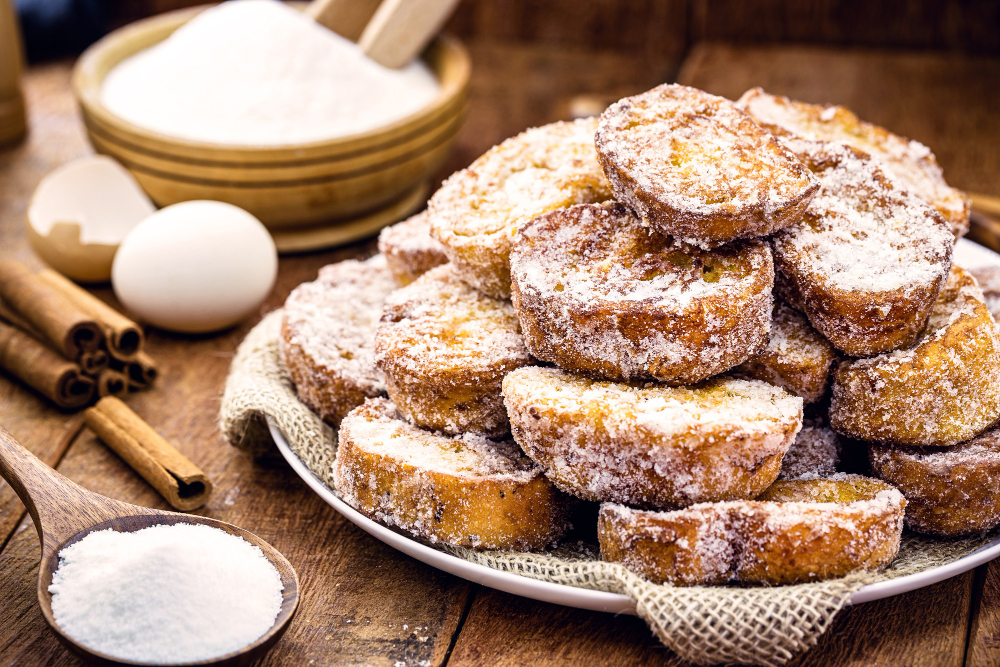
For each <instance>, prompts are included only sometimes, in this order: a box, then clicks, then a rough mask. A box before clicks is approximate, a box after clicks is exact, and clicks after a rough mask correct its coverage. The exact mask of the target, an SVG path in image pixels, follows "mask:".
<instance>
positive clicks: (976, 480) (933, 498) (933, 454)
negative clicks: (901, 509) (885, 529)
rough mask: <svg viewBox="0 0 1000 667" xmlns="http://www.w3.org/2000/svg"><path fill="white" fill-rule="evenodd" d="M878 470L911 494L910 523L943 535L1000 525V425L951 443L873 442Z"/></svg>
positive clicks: (871, 454) (874, 469)
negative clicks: (940, 446)
mask: <svg viewBox="0 0 1000 667" xmlns="http://www.w3.org/2000/svg"><path fill="white" fill-rule="evenodd" d="M868 457H869V461H870V462H871V466H872V472H873V473H874V474H875V475H876V476H878V477H880V478H881V479H884V480H885V481H887V482H889V483H890V484H893V485H895V486H896V487H898V488H899V490H900V491H902V492H903V495H904V496H906V501H907V503H908V504H907V507H906V526H907V527H908V528H910V529H911V530H914V531H916V532H918V533H927V534H929V535H938V536H941V537H960V536H967V535H983V534H985V533H987V532H989V531H990V530H992V529H993V528H995V527H996V526H998V525H1000V483H998V480H1000V429H995V428H994V429H991V430H989V431H986V432H985V433H983V434H982V435H980V436H978V437H976V438H973V439H972V440H970V441H968V442H964V443H962V444H960V445H956V446H954V447H949V448H947V449H938V448H929V447H896V446H892V445H876V444H872V445H870V446H869V450H868Z"/></svg>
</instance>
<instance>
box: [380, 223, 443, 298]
mask: <svg viewBox="0 0 1000 667" xmlns="http://www.w3.org/2000/svg"><path fill="white" fill-rule="evenodd" d="M378 251H379V252H380V253H382V254H383V255H385V261H386V263H387V264H388V265H389V270H390V271H392V275H393V277H394V278H395V279H396V282H398V283H399V284H400V285H409V284H410V283H412V282H413V281H414V280H416V279H417V278H419V277H420V276H422V275H423V274H425V273H427V272H428V271H430V270H431V269H433V268H434V267H435V266H441V265H442V264H447V263H448V256H447V255H445V252H444V246H443V245H441V244H440V243H439V242H438V241H437V240H435V239H434V238H432V237H431V222H430V217H429V214H428V212H427V211H426V210H424V211H421V212H420V213H417V214H416V215H412V216H410V217H409V218H407V219H406V220H403V221H402V222H397V223H396V224H395V225H390V226H389V227H386V228H385V229H383V230H382V232H381V233H380V234H379V235H378Z"/></svg>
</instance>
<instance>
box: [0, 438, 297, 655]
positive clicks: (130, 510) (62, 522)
mask: <svg viewBox="0 0 1000 667" xmlns="http://www.w3.org/2000/svg"><path fill="white" fill-rule="evenodd" d="M0 476H2V477H3V478H4V479H6V480H7V482H8V483H9V484H10V485H11V487H12V488H13V489H14V491H15V492H16V493H17V495H18V496H19V497H20V498H21V502H23V503H24V506H25V507H27V508H28V512H29V513H30V514H31V518H32V520H33V521H34V522H35V529H36V530H37V531H38V537H39V539H40V540H41V542H42V560H41V564H40V566H39V568H38V604H39V605H40V606H41V608H42V614H43V615H44V616H45V621H46V622H47V623H48V624H49V627H51V628H52V630H53V631H54V632H55V633H56V637H58V638H59V641H60V642H62V644H63V645H64V646H65V647H66V648H67V649H69V650H70V651H71V652H73V653H75V654H76V655H77V656H79V657H80V658H81V659H83V660H84V661H85V662H87V664H95V665H133V664H136V663H133V662H130V661H128V660H121V659H118V658H114V657H112V656H109V655H106V654H104V653H99V652H97V651H94V650H91V649H89V648H87V647H86V646H84V645H82V644H79V643H77V642H76V641H75V640H74V639H73V638H72V637H69V636H67V635H66V634H64V633H63V632H62V630H61V629H60V628H59V626H58V625H57V624H56V621H55V618H54V617H53V616H52V594H51V593H49V585H50V584H51V583H52V573H53V572H55V571H56V568H57V567H58V566H59V551H60V550H62V548H63V547H66V546H68V545H70V544H73V543H74V542H77V541H79V540H80V539H82V538H83V537H85V536H86V535H87V534H89V533H90V532H91V531H95V530H104V529H106V528H113V529H114V530H117V531H121V532H132V531H136V530H141V529H143V528H148V527H150V526H154V525H159V524H174V523H193V524H202V525H205V526H211V527H213V528H218V529H220V530H224V531H226V532H227V533H229V534H231V535H236V536H239V537H242V538H243V539H244V540H246V541H247V542H249V543H250V544H253V545H255V546H258V547H260V549H261V551H263V552H264V556H265V557H267V559H268V560H269V561H271V564H272V565H274V567H275V569H277V570H278V574H279V575H280V576H281V583H282V585H283V586H284V590H283V591H282V601H281V609H280V610H279V612H278V617H277V618H276V619H275V620H274V625H273V626H272V627H271V629H270V630H268V631H267V633H266V634H264V636H263V637H261V638H259V639H258V640H257V641H255V642H253V643H252V644H250V645H249V646H246V647H244V648H242V649H240V650H239V651H234V652H232V653H227V654H226V655H222V656H219V657H218V658H213V659H211V660H206V661H204V662H198V663H185V664H199V665H249V664H250V663H252V662H254V661H256V660H257V659H258V658H260V657H261V656H263V655H264V653H266V652H267V651H268V650H269V649H270V648H271V647H272V646H273V645H274V644H275V642H277V641H278V639H279V638H280V637H281V635H282V634H283V633H284V631H285V629H286V628H287V627H288V623H289V621H291V620H292V616H293V615H294V614H295V610H296V607H297V606H298V602H299V580H298V577H296V575H295V570H294V569H293V568H292V565H291V563H289V562H288V561H287V560H286V559H285V557H284V556H282V555H281V554H280V553H278V551H277V550H275V548H274V547H272V546H271V545H270V544H268V543H267V542H265V541H264V540H262V539H260V538H259V537H257V536H256V535H254V534H253V533H251V532H248V531H246V530H243V529H242V528H238V527H237V526H233V525H230V524H228V523H223V522H222V521H217V520H215V519H209V518H206V517H200V516H191V515H187V514H178V513H175V512H164V511H161V510H154V509H150V508H148V507H138V506H137V505H130V504H128V503H123V502H120V501H117V500H112V499H110V498H105V497H104V496H102V495H99V494H97V493H94V492H92V491H87V490H86V489H84V488H83V487H81V486H78V485H77V484H75V483H73V482H71V481H70V480H68V479H67V478H65V477H63V476H62V475H60V474H59V473H57V472H56V471H55V470H53V469H52V468H50V467H49V466H47V465H45V464H44V463H42V462H41V461H39V460H38V459H37V458H36V457H35V456H34V455H32V454H31V452H29V451H28V450H26V449H25V448H24V447H22V446H21V445H20V444H18V443H17V441H16V440H14V438H12V437H11V435H10V434H9V433H7V431H5V430H4V429H3V428H2V427H0Z"/></svg>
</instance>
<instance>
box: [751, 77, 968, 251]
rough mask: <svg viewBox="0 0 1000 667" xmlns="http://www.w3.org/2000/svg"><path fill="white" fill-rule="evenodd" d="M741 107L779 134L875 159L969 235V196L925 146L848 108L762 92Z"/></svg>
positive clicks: (753, 93) (956, 232)
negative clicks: (835, 145)
mask: <svg viewBox="0 0 1000 667" xmlns="http://www.w3.org/2000/svg"><path fill="white" fill-rule="evenodd" d="M737 105H738V106H739V107H740V108H742V109H743V110H745V111H746V112H747V113H748V114H750V115H751V116H753V118H754V119H755V120H756V121H757V122H758V123H760V124H761V125H762V126H764V127H765V128H766V129H768V130H770V131H771V132H774V133H775V134H777V135H797V136H799V137H803V138H806V139H819V140H823V141H842V142H844V143H846V144H850V145H851V146H854V147H855V148H857V149H859V150H861V151H864V152H865V153H868V154H869V155H871V156H874V157H875V158H877V159H879V160H880V161H881V162H882V163H883V164H884V165H885V167H886V168H887V169H888V170H889V171H890V172H891V173H892V174H893V176H895V177H896V178H897V179H899V181H900V182H901V183H902V185H903V187H904V188H906V189H907V190H909V191H910V192H912V193H913V194H915V195H916V196H918V197H920V198H921V199H922V200H924V201H925V202H927V203H928V204H930V205H931V206H933V207H934V208H935V209H936V210H937V212H938V213H940V214H941V216H942V217H943V218H944V219H945V220H947V221H948V224H949V225H950V226H951V230H952V233H953V235H954V237H955V238H956V239H957V238H959V237H960V236H962V235H964V234H965V233H966V232H967V231H968V230H969V212H970V209H971V203H970V200H969V197H968V196H967V195H966V194H965V193H964V192H962V191H961V190H957V189H955V188H953V187H951V186H949V185H948V184H947V183H946V182H945V180H944V173H943V172H942V171H941V167H940V165H938V163H937V158H935V157H934V153H932V152H931V150H930V149H929V148H927V146H924V145H923V144H922V143H920V142H919V141H913V140H912V139H907V138H906V137H901V136H899V135H898V134H893V133H892V132H889V131H888V130H886V129H885V128H882V127H879V126H878V125H873V124H872V123H867V122H865V121H863V120H861V119H860V118H858V117H857V116H856V115H855V114H854V113H853V112H852V111H851V110H850V109H847V108H846V107H842V106H832V105H829V104H825V105H824V104H807V103H805V102H796V101H795V100H790V99H788V98H787V97H783V96H781V95H769V94H768V93H765V92H764V91H763V90H762V89H761V88H751V89H750V90H748V91H747V92H745V93H743V97H741V98H740V99H739V101H738V102H737Z"/></svg>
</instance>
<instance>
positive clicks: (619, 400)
mask: <svg viewBox="0 0 1000 667" xmlns="http://www.w3.org/2000/svg"><path fill="white" fill-rule="evenodd" d="M503 394H504V402H505V404H506V405H507V413H508V415H509V416H510V420H511V430H512V433H513V435H514V439H515V440H516V441H517V443H518V444H519V445H521V448H522V449H523V450H524V452H525V453H526V454H527V455H528V456H529V457H531V459H532V460H533V461H535V462H536V463H538V464H539V465H540V466H541V467H542V468H543V469H544V470H545V474H546V476H547V477H548V478H549V479H550V480H552V481H553V482H554V483H555V485H556V486H558V487H559V488H560V489H562V490H563V491H566V492H567V493H571V494H573V495H575V496H577V497H578V498H583V499H585V500H594V501H611V502H618V503H625V504H629V505H635V506H640V507H652V508H675V507H686V506H688V505H691V504H693V503H698V502H708V501H716V500H735V499H740V498H753V497H754V496H756V495H757V494H759V493H760V492H761V491H763V490H764V489H766V488H767V487H768V486H769V485H770V484H771V483H772V482H774V480H775V479H776V478H777V477H778V471H779V470H780V468H781V460H782V456H783V455H784V453H785V452H786V451H787V450H788V448H789V446H790V445H791V444H792V441H793V440H794V439H795V434H796V433H798V431H799V427H800V426H801V424H802V400H801V399H799V398H795V397H793V396H791V395H789V394H787V393H785V392H784V391H782V390H781V389H778V388H777V387H774V386H771V385H768V384H766V383H763V382H757V381H754V380H749V381H748V380H735V379H727V378H721V379H713V380H709V381H708V382H706V383H704V384H702V385H697V386H692V387H676V388H675V387H665V386H663V385H627V384H621V383H614V382H600V381H593V380H588V379H586V378H583V377H580V376H575V375H572V374H571V373H567V372H566V371H563V370H560V369H556V368H541V367H537V366H529V367H527V368H520V369H518V370H516V371H514V372H512V373H510V374H509V375H508V376H507V377H506V378H504V382H503Z"/></svg>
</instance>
